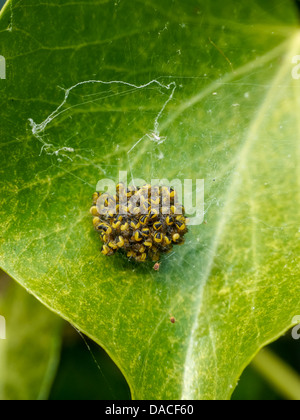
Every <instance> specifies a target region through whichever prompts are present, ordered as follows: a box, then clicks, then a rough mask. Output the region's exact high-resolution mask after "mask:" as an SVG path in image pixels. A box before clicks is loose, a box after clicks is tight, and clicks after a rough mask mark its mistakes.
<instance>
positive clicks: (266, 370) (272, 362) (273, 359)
mask: <svg viewBox="0 0 300 420" xmlns="http://www.w3.org/2000/svg"><path fill="white" fill-rule="evenodd" d="M252 366H253V368H254V369H255V370H256V371H257V372H258V373H260V374H261V375H262V376H263V377H264V379H265V380H266V381H267V382H268V383H269V384H270V385H271V386H272V387H273V388H274V389H275V390H276V391H277V392H279V393H280V394H281V395H282V396H283V397H285V398H286V399H288V400H295V401H298V400H300V376H299V375H298V374H297V372H295V370H294V369H293V368H292V367H291V366H289V365H288V364H287V363H286V362H284V361H283V360H282V359H281V358H280V357H278V356H277V355H276V354H274V353H273V352H272V351H270V350H268V349H263V350H262V351H261V352H260V353H258V355H257V356H256V357H255V359H254V360H253V362H252Z"/></svg>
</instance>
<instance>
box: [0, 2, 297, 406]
mask: <svg viewBox="0 0 300 420" xmlns="http://www.w3.org/2000/svg"><path fill="white" fill-rule="evenodd" d="M0 45H1V55H3V56H4V57H5V58H6V63H7V79H6V80H0V82H1V84H0V90H1V95H0V101H1V106H2V110H1V117H2V118H1V122H0V127H1V155H2V156H3V158H2V159H3V162H2V165H1V168H0V173H1V192H2V194H1V201H2V205H1V209H0V223H1V237H0V247H1V256H0V264H1V266H2V267H3V268H4V269H5V270H6V271H7V272H8V273H9V274H10V275H11V276H13V277H14V278H15V279H16V280H17V281H18V282H19V283H20V284H22V285H23V286H24V287H26V288H27V289H28V290H30V292H31V293H33V294H34V295H35V296H36V297H38V299H40V300H41V301H42V302H43V303H44V304H45V305H46V306H48V307H50V308H51V309H52V310H53V311H55V312H57V313H58V314H59V315H61V316H62V317H63V318H65V319H67V320H69V321H70V322H71V323H73V324H74V325H75V326H76V327H77V328H79V329H80V330H81V331H83V332H85V333H86V334H87V335H88V336H89V337H91V338H93V339H94V340H95V341H96V342H97V343H99V344H100V345H101V346H103V347H104V348H105V350H106V351H107V352H108V353H109V354H110V356H111V357H112V358H113V360H114V361H115V362H116V363H117V364H118V366H119V367H120V369H121V370H122V372H123V373H124V375H125V377H126V379H127V380H128V382H129V384H130V387H131V391H132V396H133V397H134V398H139V399H177V398H190V399H216V398H221V399H223V398H224V399H226V398H229V397H230V396H231V394H232V391H233V389H234V387H235V385H236V382H237V380H238V378H239V376H240V374H241V372H242V371H243V369H244V368H245V366H246V365H247V364H248V363H249V362H250V360H251V359H252V358H253V356H254V355H255V354H256V353H257V352H258V350H259V349H260V348H261V347H262V346H264V345H265V344H266V343H268V342H270V341H272V340H274V339H276V338H277V337H278V336H279V335H280V334H281V333H282V332H283V331H285V330H287V329H288V328H289V327H290V326H291V325H292V319H293V317H294V315H297V314H298V313H299V311H300V307H299V299H298V296H299V282H298V279H299V243H300V241H299V238H300V233H299V217H298V214H299V181H300V178H299V166H298V165H299V140H298V138H299V123H298V121H297V120H298V115H299V108H300V100H299V98H300V95H299V93H300V89H299V81H298V80H295V79H293V78H292V74H291V72H292V70H293V67H294V66H295V64H292V59H293V57H294V56H295V55H297V54H299V51H300V32H299V29H298V21H297V15H296V11H295V9H294V6H293V2H292V1H289V0H286V1H279V0H278V1H274V0H264V1H263V0H255V1H252V2H248V1H245V0H243V1H240V2H236V1H233V0H229V1H227V2H226V5H225V4H224V2H222V1H221V0H211V1H208V0H205V1H204V0H189V1H184V2H182V1H179V0H172V1H171V0H159V1H158V0H153V1H151V2H142V3H141V2H138V1H137V0H123V1H118V0H117V1H105V0H100V1H99V0H90V1H89V2H82V1H79V0H75V1H72V2H71V3H70V2H68V1H66V0H59V1H58V0H52V1H50V0H49V1H47V2H45V1H43V2H42V1H40V0H23V1H17V0H15V1H12V0H10V1H8V3H7V5H6V7H5V9H4V11H3V13H2V15H1V20H0ZM93 81H94V82H93ZM153 130H154V131H155V133H156V135H158V133H159V136H160V140H161V142H159V141H157V139H156V141H155V138H154V137H153V135H151V132H153ZM147 134H148V136H147ZM159 143H160V144H159ZM120 170H121V171H128V172H129V173H131V174H132V175H133V176H134V177H136V178H137V177H138V178H143V179H145V180H146V181H148V182H149V181H151V179H153V178H159V179H162V178H166V177H167V178H169V179H170V180H171V179H173V178H178V179H180V180H182V181H183V180H184V179H193V180H194V181H195V180H196V179H204V180H205V211H206V214H205V219H206V224H202V225H201V226H192V227H190V231H189V233H188V236H187V238H188V240H187V243H186V244H185V246H183V247H179V249H176V250H175V253H174V254H172V255H170V256H169V257H167V258H165V259H163V263H162V266H161V269H160V271H159V273H156V272H154V270H152V266H151V265H150V266H149V265H147V264H146V265H135V264H133V263H131V262H129V261H127V259H126V258H125V257H122V256H120V255H116V256H114V257H112V258H105V257H104V256H102V255H100V252H99V250H100V241H99V238H98V236H97V234H96V233H95V232H94V231H93V229H92V226H91V224H92V223H91V220H90V216H89V215H88V210H89V206H90V199H91V195H92V193H93V191H94V189H95V186H96V184H97V182H98V180H100V179H103V178H111V179H113V180H115V181H117V180H118V174H119V171H120ZM171 316H174V317H175V318H176V322H175V324H173V323H171V322H170V317H171Z"/></svg>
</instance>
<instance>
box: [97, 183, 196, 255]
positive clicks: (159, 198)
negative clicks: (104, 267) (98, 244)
mask: <svg viewBox="0 0 300 420" xmlns="http://www.w3.org/2000/svg"><path fill="white" fill-rule="evenodd" d="M90 212H91V214H92V215H93V216H94V219H93V225H94V228H95V230H96V231H97V232H98V233H99V234H100V238H101V240H102V242H103V246H102V249H101V252H102V254H104V255H106V256H110V255H113V254H114V253H116V252H117V251H119V250H122V251H123V252H125V253H126V255H127V257H129V258H132V259H134V260H135V261H138V262H144V261H146V260H152V261H154V262H157V261H159V259H160V257H161V255H162V254H166V253H169V252H170V251H171V250H172V248H173V246H174V245H182V244H183V243H184V235H185V234H186V233H187V231H188V229H187V223H188V219H187V218H186V217H185V210H184V207H183V206H182V205H181V204H180V203H179V202H178V199H177V193H176V191H175V190H173V189H172V188H169V187H158V186H154V187H151V185H144V186H143V187H141V188H140V187H135V186H130V187H128V188H127V189H126V188H125V186H124V184H118V185H117V188H116V194H115V195H110V194H108V193H97V192H96V193H94V194H93V206H92V208H91V210H90Z"/></svg>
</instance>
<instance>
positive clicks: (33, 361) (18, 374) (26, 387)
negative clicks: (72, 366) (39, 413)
mask: <svg viewBox="0 0 300 420" xmlns="http://www.w3.org/2000/svg"><path fill="white" fill-rule="evenodd" d="M2 277H3V276H2ZM2 277H0V281H1V282H2V281H3V279H2ZM0 314H1V315H2V316H4V317H5V320H6V340H0V400H2V401H3V400H37V399H47V398H48V395H49V392H50V388H51V385H52V382H53V380H54V377H55V374H56V368H57V365H58V361H59V357H60V344H61V325H62V322H61V320H60V318H59V317H57V316H56V315H54V314H52V313H51V312H50V311H49V310H48V309H46V308H45V307H44V306H43V305H41V304H40V303H39V302H38V301H37V300H36V299H35V298H34V297H32V296H31V295H30V294H29V293H27V292H26V291H25V290H24V289H23V288H21V287H20V286H18V285H17V284H16V283H15V282H13V283H11V284H9V287H8V290H7V291H6V292H5V293H4V294H1V295H0Z"/></svg>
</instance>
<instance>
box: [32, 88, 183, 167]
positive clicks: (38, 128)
mask: <svg viewBox="0 0 300 420" xmlns="http://www.w3.org/2000/svg"><path fill="white" fill-rule="evenodd" d="M87 84H101V85H114V84H119V85H123V86H128V87H131V88H133V89H138V90H139V89H144V88H147V87H149V86H151V85H157V86H158V87H160V88H162V89H166V90H171V93H170V95H169V97H168V99H167V100H166V102H165V103H164V104H163V106H162V108H161V110H160V111H159V113H158V115H157V116H156V118H155V120H154V125H153V130H152V131H151V132H150V133H146V134H145V135H144V136H143V137H142V138H140V139H139V140H138V141H137V142H136V143H135V144H134V145H133V146H132V147H131V149H130V150H129V151H128V152H127V154H128V159H129V155H130V153H131V152H132V151H133V150H134V149H135V148H136V146H137V145H138V144H139V143H140V142H141V141H142V140H144V139H145V138H148V139H150V140H151V141H154V142H156V143H157V144H161V143H163V142H164V141H165V140H166V137H162V136H161V135H160V131H159V120H160V118H161V116H162V114H163V112H164V111H165V108H166V107H167V105H168V103H169V102H170V101H171V100H172V99H173V96H174V93H175V90H176V83H175V82H171V83H170V84H168V85H164V84H162V83H160V82H159V81H158V80H151V81H150V82H148V83H145V84H143V85H135V84H132V83H128V82H125V81H122V80H113V81H103V80H87V81H82V82H79V83H77V84H76V85H74V86H71V87H70V88H69V89H63V88H62V89H63V90H64V92H65V96H64V99H63V101H62V103H61V104H60V105H59V106H58V107H57V108H56V109H55V110H54V111H53V112H52V113H51V114H50V115H49V116H48V117H47V118H46V119H45V120H44V121H42V122H41V123H39V124H38V123H36V122H34V121H33V119H32V118H29V122H30V125H31V130H32V134H33V136H34V137H35V138H37V139H38V140H39V141H40V142H41V143H42V144H43V146H42V148H41V152H40V155H41V154H42V153H43V152H45V153H46V154H48V155H50V156H52V155H55V156H59V155H60V156H62V157H66V158H68V159H69V160H72V159H71V158H70V157H69V156H68V155H66V154H61V152H68V153H74V152H75V150H74V148H72V147H60V148H58V149H57V150H55V146H54V145H53V144H51V143H47V142H46V141H45V140H44V138H43V137H44V136H43V133H44V132H45V130H46V128H47V126H48V125H49V124H50V123H51V122H52V121H53V120H54V119H56V118H57V117H58V116H59V115H61V114H63V113H64V112H67V111H68V110H69V109H70V108H71V107H69V108H66V109H63V107H64V105H65V104H66V103H67V101H68V98H69V96H70V93H71V92H72V91H73V90H74V89H76V88H78V87H79V86H83V85H87ZM89 102H90V101H89ZM91 102H92V101H91ZM81 105H82V104H81ZM51 149H52V150H51ZM53 149H54V150H53ZM49 150H51V151H50V152H49ZM129 163H130V161H129Z"/></svg>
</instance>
